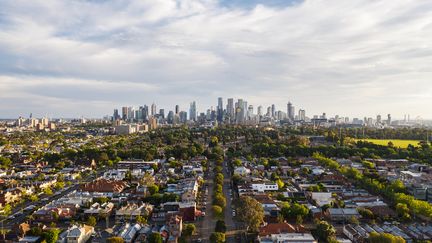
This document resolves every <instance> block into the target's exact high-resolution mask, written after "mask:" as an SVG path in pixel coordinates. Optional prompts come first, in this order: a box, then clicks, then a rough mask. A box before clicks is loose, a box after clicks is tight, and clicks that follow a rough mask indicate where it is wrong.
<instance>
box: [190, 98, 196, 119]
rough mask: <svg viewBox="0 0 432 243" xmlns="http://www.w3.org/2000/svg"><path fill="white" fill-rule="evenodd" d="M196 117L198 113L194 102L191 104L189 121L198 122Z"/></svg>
mask: <svg viewBox="0 0 432 243" xmlns="http://www.w3.org/2000/svg"><path fill="white" fill-rule="evenodd" d="M196 115H197V112H196V102H195V101H192V102H191V103H190V108H189V120H191V121H196V120H197V119H196Z"/></svg>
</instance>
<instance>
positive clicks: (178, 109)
mask: <svg viewBox="0 0 432 243" xmlns="http://www.w3.org/2000/svg"><path fill="white" fill-rule="evenodd" d="M179 112H180V106H179V105H176V106H175V114H176V115H178V114H179Z"/></svg>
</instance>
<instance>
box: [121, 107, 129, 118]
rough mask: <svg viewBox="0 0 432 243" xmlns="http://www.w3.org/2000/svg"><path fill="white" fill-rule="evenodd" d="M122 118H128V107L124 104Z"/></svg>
mask: <svg viewBox="0 0 432 243" xmlns="http://www.w3.org/2000/svg"><path fill="white" fill-rule="evenodd" d="M122 119H123V120H127V119H128V108H127V107H126V106H123V107H122Z"/></svg>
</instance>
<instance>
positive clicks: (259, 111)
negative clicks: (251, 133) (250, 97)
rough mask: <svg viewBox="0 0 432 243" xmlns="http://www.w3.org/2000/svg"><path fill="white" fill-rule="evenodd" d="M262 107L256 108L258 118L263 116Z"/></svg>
mask: <svg viewBox="0 0 432 243" xmlns="http://www.w3.org/2000/svg"><path fill="white" fill-rule="evenodd" d="M262 108H263V107H262V106H258V109H257V115H258V116H262V115H263V112H262Z"/></svg>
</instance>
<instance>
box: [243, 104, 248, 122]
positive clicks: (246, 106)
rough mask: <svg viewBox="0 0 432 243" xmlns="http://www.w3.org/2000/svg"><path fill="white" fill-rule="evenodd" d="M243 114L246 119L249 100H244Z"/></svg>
mask: <svg viewBox="0 0 432 243" xmlns="http://www.w3.org/2000/svg"><path fill="white" fill-rule="evenodd" d="M243 113H244V114H243V115H244V117H243V118H244V119H246V118H247V113H248V103H247V101H243Z"/></svg>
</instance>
